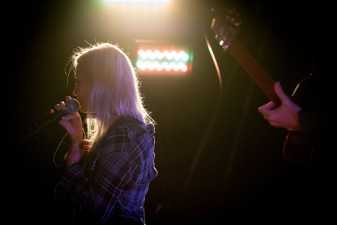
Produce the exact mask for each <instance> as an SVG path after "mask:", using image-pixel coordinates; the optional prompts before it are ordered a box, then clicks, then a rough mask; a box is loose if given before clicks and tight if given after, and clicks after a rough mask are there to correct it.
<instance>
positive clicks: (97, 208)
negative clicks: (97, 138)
mask: <svg viewBox="0 0 337 225" xmlns="http://www.w3.org/2000/svg"><path fill="white" fill-rule="evenodd" d="M132 146H133V145H132V141H130V139H129V136H128V130H127V129H126V128H125V129H120V130H119V131H118V132H114V133H113V134H111V135H109V136H107V137H106V138H105V140H104V143H103V144H102V145H100V146H98V147H97V149H95V151H97V152H99V155H98V156H97V160H96V161H95V162H94V165H93V166H92V167H93V169H92V170H90V168H89V170H85V171H84V169H83V166H82V165H81V164H80V163H75V164H73V165H71V166H70V167H68V168H66V170H65V172H64V175H63V176H62V177H61V180H60V182H59V183H58V184H57V186H56V189H55V192H56V193H55V194H56V196H58V197H61V198H62V199H63V200H67V201H70V202H71V204H72V205H73V208H76V209H78V210H81V211H86V212H88V213H92V214H93V215H94V217H95V218H96V219H98V220H101V219H104V217H106V216H107V215H109V214H111V211H112V209H113V207H114V205H115V203H116V202H117V199H118V197H119V196H120V195H121V194H122V193H123V192H124V191H126V190H129V189H131V188H132V186H133V185H134V182H133V181H134V177H135V176H136V175H135V174H134V173H135V171H137V167H138V164H139V160H140V157H139V154H140V151H141V150H140V149H139V148H135V147H134V148H133V147H132Z"/></svg>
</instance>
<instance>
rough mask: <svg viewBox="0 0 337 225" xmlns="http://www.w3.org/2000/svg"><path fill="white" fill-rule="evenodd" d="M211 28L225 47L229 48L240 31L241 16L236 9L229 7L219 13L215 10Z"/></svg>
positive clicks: (220, 43)
mask: <svg viewBox="0 0 337 225" xmlns="http://www.w3.org/2000/svg"><path fill="white" fill-rule="evenodd" d="M213 14H214V16H213V19H212V23H211V28H212V30H213V32H214V34H215V39H216V40H217V41H218V42H219V45H220V46H221V47H222V48H223V49H225V50H226V49H228V48H229V47H230V46H231V44H232V43H233V41H234V39H235V38H236V36H237V35H238V33H239V27H240V25H241V18H240V15H239V13H238V12H237V11H236V10H234V9H231V10H229V9H227V10H224V12H222V13H221V15H218V14H216V13H215V11H213Z"/></svg>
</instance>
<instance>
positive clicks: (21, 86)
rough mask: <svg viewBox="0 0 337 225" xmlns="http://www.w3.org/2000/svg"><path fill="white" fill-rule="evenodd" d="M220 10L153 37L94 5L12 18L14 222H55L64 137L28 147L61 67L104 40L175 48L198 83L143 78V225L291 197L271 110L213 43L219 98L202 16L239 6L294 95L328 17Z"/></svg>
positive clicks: (259, 47)
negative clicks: (149, 168)
mask: <svg viewBox="0 0 337 225" xmlns="http://www.w3.org/2000/svg"><path fill="white" fill-rule="evenodd" d="M96 2H98V1H96ZM225 3H226V4H225ZM225 3H223V1H214V0H213V1H201V0H197V1H196V0H185V1H179V4H180V6H181V9H180V10H177V11H175V20H176V23H175V24H174V25H171V26H172V27H169V26H168V27H167V28H165V29H163V28H161V29H159V30H158V31H157V30H151V29H150V28H151V27H152V25H151V23H155V24H154V25H153V27H156V26H157V25H158V24H160V22H158V21H157V20H156V19H155V18H154V19H153V20H146V21H147V24H143V23H145V21H142V20H140V21H139V20H138V22H139V23H137V20H134V21H131V22H130V21H129V22H128V23H124V22H123V19H125V18H120V19H119V18H118V15H114V16H113V17H112V21H106V20H107V18H105V17H102V16H100V14H99V12H100V6H99V5H98V4H97V3H95V1H83V0H81V1H79V0H75V1H60V0H59V1H42V0H35V1H24V2H20V3H19V2H18V3H17V5H15V6H12V7H11V11H12V12H13V15H12V16H11V18H8V20H10V21H11V22H10V23H9V24H10V27H9V29H8V30H5V31H3V32H4V34H5V35H7V36H8V37H9V38H10V42H8V43H11V44H10V45H9V46H10V48H9V49H10V64H9V65H7V67H8V68H10V69H9V76H8V98H7V99H8V100H9V107H8V109H9V111H8V115H9V116H8V118H9V119H8V120H7V118H6V120H7V121H6V122H7V124H8V126H7V128H8V130H7V131H6V133H7V142H8V146H9V147H7V148H8V151H10V152H11V153H14V155H13V156H12V157H11V159H10V160H8V161H7V160H6V159H4V160H5V161H7V163H6V167H7V169H6V171H8V172H10V173H9V177H10V179H8V181H6V182H5V184H6V187H8V188H9V189H10V190H11V191H12V194H10V196H11V198H10V203H9V207H8V208H9V209H10V211H11V212H12V213H13V214H14V215H16V216H14V218H13V217H12V219H13V220H14V221H16V220H19V221H22V222H25V221H29V222H32V223H33V224H52V223H53V222H54V221H56V218H58V216H59V215H58V213H59V212H60V210H59V209H58V208H57V207H55V205H54V203H53V199H52V198H53V187H54V185H55V182H57V179H58V177H59V175H60V171H59V170H57V169H55V168H54V166H53V164H52V155H53V153H54V151H55V148H56V146H57V144H58V142H59V140H60V138H61V137H62V135H63V130H62V129H61V128H60V127H58V126H57V124H51V125H50V126H48V128H46V129H43V130H42V131H41V132H39V133H38V135H36V136H34V137H33V138H30V139H28V140H24V138H25V137H26V135H28V134H31V133H32V132H34V131H35V130H36V128H37V127H38V126H39V124H41V123H42V122H43V120H44V118H45V116H46V113H47V111H48V109H49V107H51V106H52V105H53V104H55V103H56V102H58V101H60V100H62V98H63V96H65V95H68V94H69V90H68V89H67V88H66V76H65V68H66V65H67V63H68V60H69V57H70V56H71V54H72V51H73V50H74V48H75V47H78V46H86V43H85V41H88V42H90V43H94V42H96V41H97V42H104V41H109V42H112V43H118V44H119V45H120V46H121V47H122V48H123V49H125V50H126V51H129V52H130V51H131V48H132V46H133V45H134V40H135V39H155V40H168V41H172V42H177V43H181V44H183V45H186V46H188V47H190V48H191V49H192V50H193V52H194V61H193V72H192V74H191V75H190V76H188V77H186V78H169V77H157V78H154V77H140V80H141V90H142V93H143V95H144V101H145V104H146V107H147V108H148V109H149V111H150V112H152V116H153V118H154V119H155V120H156V122H157V127H156V132H157V139H156V150H155V151H156V166H157V169H158V171H159V176H158V178H157V179H156V180H154V182H153V183H152V185H151V188H150V192H149V194H148V196H147V202H146V212H147V224H148V225H154V224H173V223H174V224H182V225H183V224H211V223H212V222H214V220H215V221H217V220H220V218H223V216H227V215H228V216H230V215H237V214H236V213H239V214H238V215H240V213H241V212H242V210H244V211H246V212H253V211H254V210H255V209H263V210H265V209H272V210H273V209H275V211H276V212H278V210H279V206H280V205H279V204H284V203H285V202H284V201H282V199H283V198H284V197H285V196H287V195H288V193H287V188H289V187H288V184H287V183H286V181H284V180H282V179H283V178H282V173H283V170H284V164H283V162H282V160H281V151H280V150H281V146H282V141H283V136H284V134H285V133H284V131H282V130H279V129H274V128H271V127H270V126H269V125H268V124H267V123H266V122H265V121H264V120H263V119H262V117H261V116H260V115H259V114H258V111H257V107H258V106H260V105H262V104H264V103H265V102H266V101H267V99H266V98H265V97H264V96H263V94H262V93H261V91H260V90H259V89H258V88H257V87H256V86H255V84H254V82H253V81H252V80H250V79H249V77H248V76H247V74H246V73H245V72H244V71H243V70H242V69H241V68H240V66H239V65H238V64H237V62H236V61H235V60H234V59H233V58H232V57H230V56H229V55H228V54H226V53H225V52H223V51H222V50H221V49H220V48H219V47H217V46H216V45H215V44H216V43H215V42H214V41H212V39H211V42H212V44H213V46H214V52H215V54H216V56H217V59H218V61H219V63H220V67H221V70H222V75H223V77H222V79H223V92H222V94H221V93H220V90H219V83H218V80H217V77H216V72H215V69H214V66H213V64H212V61H211V58H210V56H209V53H208V51H207V48H206V45H205V41H204V34H205V33H207V34H209V30H208V29H207V27H208V24H209V17H208V14H207V10H208V9H210V8H211V7H215V8H216V9H218V10H219V11H221V10H223V8H224V7H227V6H230V7H236V8H237V9H238V11H239V12H241V14H242V19H243V24H242V27H241V33H240V35H239V38H240V39H241V41H242V43H243V44H244V45H245V46H246V47H247V48H248V49H249V51H251V52H252V54H253V55H254V56H255V57H256V59H257V60H258V62H259V63H261V64H262V65H263V66H264V67H265V68H266V70H267V71H269V72H270V74H271V76H272V78H273V79H275V80H278V81H281V83H282V84H283V86H284V88H285V89H286V91H287V92H288V93H290V92H291V90H292V89H293V88H294V87H295V85H296V82H298V81H299V80H300V79H302V78H303V77H304V76H306V75H307V74H308V73H310V72H312V71H313V70H315V69H317V65H318V64H319V63H320V60H322V59H321V58H320V57H322V54H321V52H320V48H319V47H318V45H317V43H321V44H323V45H324V42H322V39H323V38H322V36H321V35H318V34H320V33H322V32H321V31H322V30H324V31H327V30H328V29H330V28H325V27H323V26H324V24H323V26H322V23H321V21H320V20H318V19H322V18H319V16H317V18H316V16H313V15H321V14H322V10H321V9H325V8H324V7H325V5H323V4H320V3H319V2H317V1H316V3H311V4H309V3H307V2H305V3H297V2H296V1H288V0H286V1H282V2H274V1H264V0H249V1H248V0H247V1H243V0H241V1H226V2H225ZM315 12H318V14H314V13H315ZM13 17H15V18H16V19H15V20H14V19H13ZM12 19H13V20H12ZM316 19H317V20H316ZM142 26H145V29H144V31H142ZM313 30H314V31H315V32H313ZM6 44H7V43H4V45H6ZM319 46H321V45H319ZM5 66H6V65H5ZM10 99H13V100H10ZM12 159H15V160H12ZM7 164H8V165H7ZM6 173H7V172H6ZM282 189H283V190H282ZM275 211H274V212H275ZM232 213H234V214H232Z"/></svg>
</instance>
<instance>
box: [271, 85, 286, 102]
mask: <svg viewBox="0 0 337 225" xmlns="http://www.w3.org/2000/svg"><path fill="white" fill-rule="evenodd" d="M274 90H275V93H276V95H277V96H278V97H279V98H280V99H281V101H282V102H285V101H289V97H288V95H287V94H286V93H284V91H283V88H282V86H281V84H280V82H275V85H274Z"/></svg>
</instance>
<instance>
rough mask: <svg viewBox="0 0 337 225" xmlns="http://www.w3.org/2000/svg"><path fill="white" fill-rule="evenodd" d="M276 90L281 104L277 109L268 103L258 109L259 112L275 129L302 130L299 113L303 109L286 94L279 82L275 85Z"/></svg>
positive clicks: (271, 103)
mask: <svg viewBox="0 0 337 225" xmlns="http://www.w3.org/2000/svg"><path fill="white" fill-rule="evenodd" d="M274 90H275V93H276V95H277V96H278V97H279V99H280V100H281V104H280V105H279V106H277V107H275V104H274V103H273V102H268V103H266V104H264V105H262V106H260V107H259V108H258V110H259V112H260V113H261V114H262V116H263V117H264V118H265V119H266V120H267V121H268V122H269V124H270V125H271V126H273V127H278V128H284V129H287V130H289V131H295V130H300V129H301V126H300V122H299V112H300V111H301V108H300V107H299V106H298V105H296V104H295V103H294V102H293V101H292V100H291V99H290V97H289V96H288V95H286V94H285V93H284V91H283V89H282V87H281V85H280V83H279V82H276V83H275V85H274Z"/></svg>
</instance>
